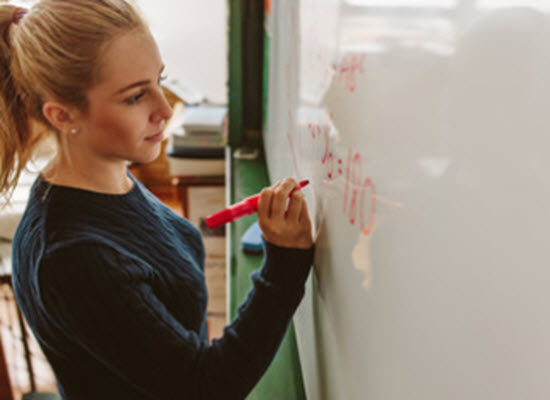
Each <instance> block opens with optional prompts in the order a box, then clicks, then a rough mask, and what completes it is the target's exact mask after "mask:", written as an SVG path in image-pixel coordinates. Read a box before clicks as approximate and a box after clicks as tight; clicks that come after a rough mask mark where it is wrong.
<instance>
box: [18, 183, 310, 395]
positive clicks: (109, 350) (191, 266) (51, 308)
mask: <svg viewBox="0 0 550 400" xmlns="http://www.w3.org/2000/svg"><path fill="white" fill-rule="evenodd" d="M129 176H130V177H131V179H132V181H133V182H134V185H133V188H132V189H131V190H130V192H128V193H126V194H122V195H111V194H102V193H97V192H92V191H87V190H83V189H76V188H70V187H66V186H60V185H52V184H50V183H49V182H47V181H46V180H44V178H43V177H42V176H41V175H40V176H39V177H38V179H37V180H36V182H35V183H34V185H33V189H32V192H31V197H30V200H29V203H28V205H27V209H26V211H25V214H24V216H23V219H22V222H21V224H20V226H19V228H18V230H17V233H16V236H15V239H14V247H13V283H14V289H15V294H16V299H17V302H18V304H19V306H20V307H21V310H22V311H23V314H24V315H25V318H26V319H27V321H28V323H29V325H30V327H31V329H32V331H33V332H34V334H35V336H36V338H37V339H38V342H39V344H40V346H41V348H42V350H43V351H44V353H45V355H46V357H47V359H48V361H49V363H50V364H51V366H52V368H53V370H54V372H55V375H56V378H57V384H58V389H59V392H60V394H61V395H62V397H63V398H64V399H69V400H87V399H90V400H91V399H93V400H99V399H101V400H106V399H117V400H123V399H129V400H130V399H132V400H139V399H155V400H165V399H166V400H168V399H209V400H211V399H242V398H244V397H245V396H246V394H247V393H248V392H249V391H250V390H251V389H252V388H253V387H254V385H255V384H256V383H257V381H258V380H259V378H260V377H261V375H262V374H263V372H264V371H265V370H266V368H267V367H268V365H269V363H270V362H271V360H272V358H273V356H274V355H275V352H276V350H277V348H278V346H279V344H280V342H281V339H282V338H283V335H284V333H285V331H286V329H287V326H288V324H289V322H290V320H291V317H292V315H293V313H294V311H295V309H296V307H297V306H298V304H299V302H300V300H301V298H302V296H303V293H304V283H305V280H306V277H307V275H308V272H309V269H310V265H311V263H312V260H313V248H312V249H310V250H298V249H284V248H281V247H278V246H275V245H272V244H270V243H267V242H264V244H265V247H266V256H265V259H264V263H263V266H262V268H261V270H259V271H257V272H255V273H254V274H253V275H252V280H253V288H252V289H251V291H250V292H249V294H248V296H247V298H246V300H245V302H244V303H243V304H242V305H241V307H240V308H239V313H238V316H237V317H236V318H235V320H234V321H233V322H232V323H231V324H230V325H228V326H227V327H226V328H225V330H224V334H223V336H222V337H221V338H219V339H215V340H213V341H212V343H209V342H208V338H207V336H206V330H205V326H206V324H205V316H206V304H207V293H206V287H205V279H204V274H203V267H204V246H203V243H202V239H201V237H200V234H199V232H198V231H197V230H196V229H195V228H194V227H193V226H192V225H191V224H190V223H189V222H188V221H187V220H185V219H183V218H181V217H179V216H178V215H176V214H175V213H173V212H172V211H171V210H170V209H169V208H167V207H166V206H164V205H163V204H162V203H161V202H160V201H158V200H157V199H156V197H155V196H154V195H152V194H151V193H150V192H149V191H148V190H147V189H146V188H145V187H143V185H141V184H140V183H139V182H138V181H137V180H136V179H135V178H134V177H133V176H132V175H131V174H129Z"/></svg>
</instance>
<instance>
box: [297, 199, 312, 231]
mask: <svg viewBox="0 0 550 400" xmlns="http://www.w3.org/2000/svg"><path fill="white" fill-rule="evenodd" d="M298 222H300V223H308V224H309V226H310V227H311V221H310V219H309V211H308V209H307V202H305V201H303V202H302V204H301V210H300V215H299V217H298Z"/></svg>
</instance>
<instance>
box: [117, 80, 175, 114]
mask: <svg viewBox="0 0 550 400" xmlns="http://www.w3.org/2000/svg"><path fill="white" fill-rule="evenodd" d="M165 79H166V76H164V75H162V76H160V77H159V79H158V81H157V85H158V86H159V87H160V84H161V82H162V81H164V80H165ZM146 93H147V90H142V91H140V92H139V93H138V94H137V95H135V96H132V97H130V98H128V99H126V100H124V102H125V103H126V104H128V105H130V106H133V105H135V104H137V103H138V102H139V100H140V99H141V98H142V97H143V96H144V95H145V94H146Z"/></svg>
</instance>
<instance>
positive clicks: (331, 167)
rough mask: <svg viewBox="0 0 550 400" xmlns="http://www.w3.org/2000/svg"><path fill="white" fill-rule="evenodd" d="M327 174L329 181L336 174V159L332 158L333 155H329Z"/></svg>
mask: <svg viewBox="0 0 550 400" xmlns="http://www.w3.org/2000/svg"><path fill="white" fill-rule="evenodd" d="M327 173H328V177H329V179H330V178H332V174H333V173H334V157H333V156H332V153H329V155H328V158H327Z"/></svg>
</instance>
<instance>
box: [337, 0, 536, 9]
mask: <svg viewBox="0 0 550 400" xmlns="http://www.w3.org/2000/svg"><path fill="white" fill-rule="evenodd" d="M497 1H498V0H497ZM542 1H547V0H542ZM346 2H347V3H348V4H350V5H352V6H362V7H400V8H454V7H456V6H457V3H458V0H346Z"/></svg>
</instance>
